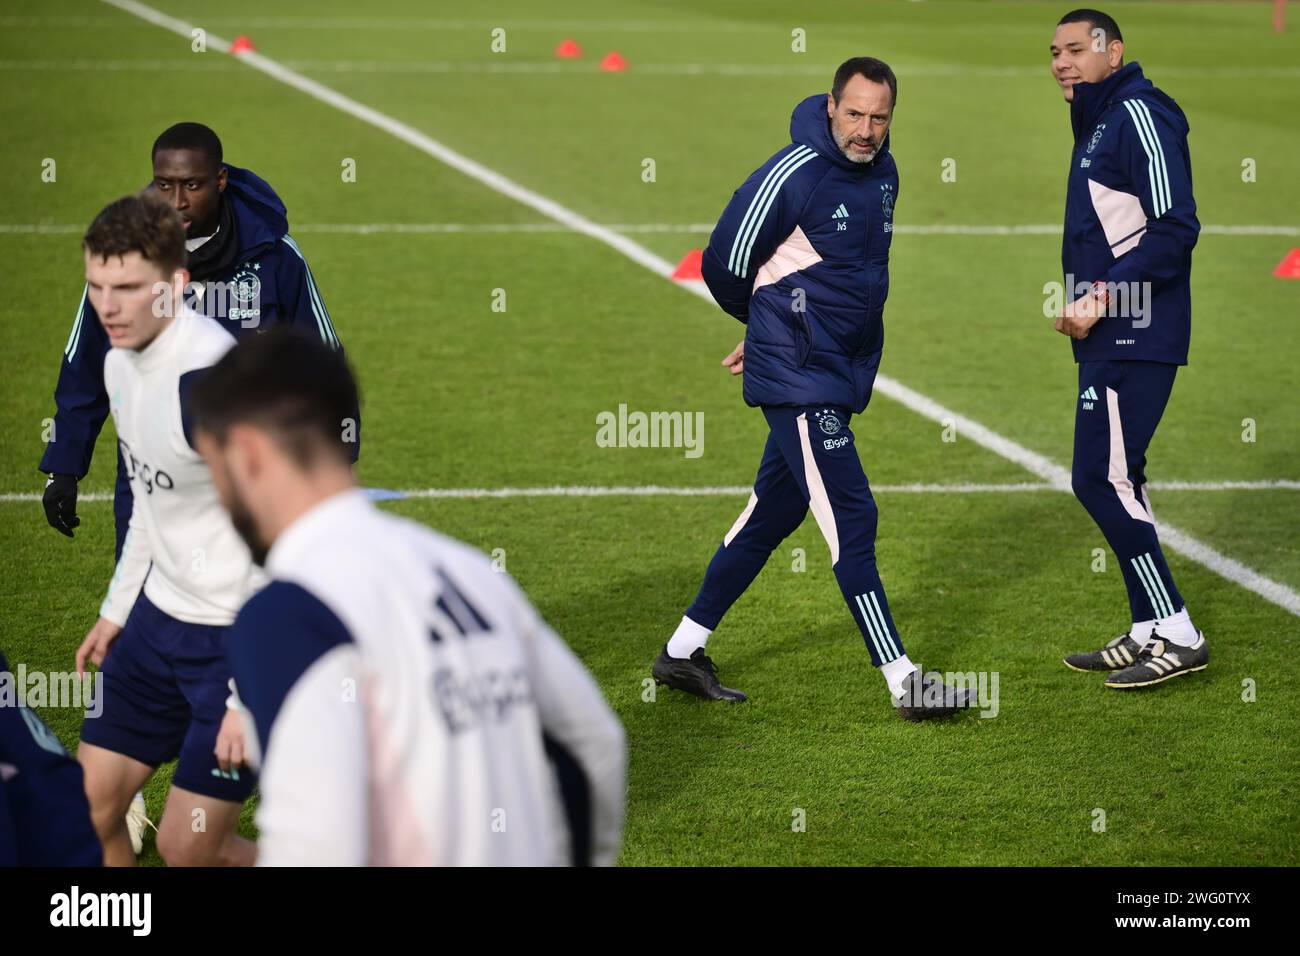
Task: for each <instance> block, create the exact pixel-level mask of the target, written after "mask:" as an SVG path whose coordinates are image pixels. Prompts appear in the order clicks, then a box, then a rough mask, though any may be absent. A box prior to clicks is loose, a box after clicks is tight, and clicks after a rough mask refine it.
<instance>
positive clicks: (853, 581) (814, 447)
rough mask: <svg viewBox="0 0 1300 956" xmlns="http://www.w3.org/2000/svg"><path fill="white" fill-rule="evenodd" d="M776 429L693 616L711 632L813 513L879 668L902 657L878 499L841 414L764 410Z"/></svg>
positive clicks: (806, 409) (821, 409)
mask: <svg viewBox="0 0 1300 956" xmlns="http://www.w3.org/2000/svg"><path fill="white" fill-rule="evenodd" d="M763 414H764V416H766V418H767V424H768V427H769V428H770V429H771V431H770V433H769V434H768V436H767V447H766V448H765V449H764V451H763V460H762V462H761V463H760V464H759V466H758V476H757V477H756V478H755V479H754V490H753V493H752V494H750V496H749V504H747V505H746V506H745V510H744V511H743V512H741V514H740V517H739V518H737V519H736V523H735V524H734V525H732V527H731V530H730V531H728V532H727V535H726V537H725V538H723V541H722V544H721V546H719V548H718V550H717V552H716V553H715V554H714V556H713V560H712V561H711V562H710V563H709V569H708V571H707V572H706V573H705V575H704V583H703V585H701V587H700V593H699V594H698V595H697V596H696V598H695V602H694V603H693V604H692V605H691V606H690V607H689V608H687V610H686V616H687V617H688V618H690V619H691V620H692V621H694V622H695V623H696V624H699V625H701V626H703V627H706V628H708V629H709V630H713V629H714V628H716V627H717V626H718V623H719V622H720V621H721V620H722V616H723V615H724V614H726V613H727V610H728V609H729V608H730V607H731V605H732V604H734V603H735V602H736V599H737V598H739V597H740V595H741V594H743V593H744V592H745V589H746V588H748V587H749V585H750V583H751V582H752V581H753V580H754V578H755V577H757V576H758V572H759V571H760V570H762V568H763V565H764V564H765V563H766V562H767V558H768V555H770V554H771V553H772V552H773V551H774V550H775V549H776V547H777V546H778V545H780V543H781V542H782V541H784V540H785V538H786V537H787V536H789V535H790V533H791V532H793V531H794V530H795V529H796V528H798V527H799V525H800V524H801V523H802V522H803V519H804V516H805V515H806V514H807V513H808V511H809V509H811V510H812V513H813V517H814V518H816V519H817V525H818V527H819V528H821V532H822V535H823V537H825V539H826V543H827V544H828V545H829V546H830V552H831V565H832V567H833V568H834V570H835V578H836V580H837V581H838V582H839V586H840V592H841V593H842V594H843V595H844V600H845V602H846V603H847V604H848V607H849V612H850V613H851V614H852V615H853V619H854V621H856V622H857V625H858V627H859V628H860V629H861V631H862V638H863V640H864V641H865V642H866V645H867V650H869V651H870V652H871V660H872V663H873V664H875V665H876V666H880V665H881V664H884V663H887V662H889V661H892V660H896V659H897V658H899V657H901V656H902V655H903V641H902V639H901V638H900V637H899V636H898V629H897V628H895V627H894V621H893V618H892V617H891V616H890V613H889V602H888V601H886V600H885V589H884V587H883V586H882V585H881V583H880V575H879V573H878V572H877V571H876V502H875V499H874V498H872V496H871V487H870V486H869V485H868V483H867V476H866V473H865V472H864V471H863V470H862V462H861V460H860V459H859V458H858V451H857V448H856V447H854V442H853V432H852V431H850V430H849V418H850V415H849V413H848V412H847V411H846V410H844V409H839V408H826V407H818V406H808V407H780V408H777V407H765V408H764V409H763Z"/></svg>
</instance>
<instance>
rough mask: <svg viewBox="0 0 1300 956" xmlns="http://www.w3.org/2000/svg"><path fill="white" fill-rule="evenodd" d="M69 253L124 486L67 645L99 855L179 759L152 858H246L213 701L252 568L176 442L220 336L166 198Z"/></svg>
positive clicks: (129, 211)
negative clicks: (108, 564) (88, 318)
mask: <svg viewBox="0 0 1300 956" xmlns="http://www.w3.org/2000/svg"><path fill="white" fill-rule="evenodd" d="M83 249H84V251H85V260H86V281H87V295H88V296H89V298H90V300H91V302H92V303H93V304H94V306H95V311H96V313H97V314H98V315H99V317H100V320H101V321H102V323H103V325H104V329H105V331H106V332H107V333H108V336H109V339H110V342H111V343H112V348H111V349H110V351H109V353H108V355H107V356H106V358H105V361H104V381H105V385H106V388H107V392H108V396H109V401H110V406H111V411H112V414H113V422H114V425H115V426H116V428H117V435H118V441H119V444H120V447H121V451H122V456H123V459H124V460H125V462H126V466H127V471H128V473H129V474H130V479H131V482H132V486H133V491H134V505H133V510H132V513H131V523H130V531H129V533H128V535H127V539H126V543H125V545H124V548H123V552H122V557H121V560H120V561H119V562H118V565H117V568H116V569H115V571H114V574H113V578H112V581H111V583H110V584H109V587H108V593H107V595H106V596H105V598H104V601H103V604H102V605H101V607H100V617H99V620H98V621H97V622H96V624H95V626H94V627H93V628H91V630H90V633H89V634H88V635H87V636H86V639H85V641H83V643H82V645H81V647H80V648H79V649H78V651H77V669H78V671H79V672H84V668H85V665H86V662H87V660H89V661H91V662H93V663H95V664H97V665H99V666H100V669H101V672H102V674H103V678H104V684H103V688H104V697H105V699H104V701H103V702H102V708H101V713H100V714H99V715H98V716H91V715H88V716H87V718H86V720H85V721H84V723H83V724H82V730H81V744H80V746H79V748H78V751H77V759H78V761H79V762H80V763H81V764H82V767H83V768H84V771H85V781H86V794H87V797H88V798H89V800H90V806H91V816H92V818H93V820H94V823H95V829H96V832H97V833H98V835H99V838H100V842H101V843H102V844H103V846H104V861H105V863H107V864H110V865H113V864H120V865H129V864H131V863H133V862H134V854H133V853H132V852H131V846H130V841H129V838H128V836H127V830H126V825H125V822H124V815H125V813H126V810H127V806H128V805H129V803H130V802H131V797H132V795H133V794H135V793H136V791H137V790H138V789H139V788H140V787H141V786H142V785H143V784H144V782H145V780H147V779H148V778H149V776H150V775H151V774H152V773H153V772H154V770H155V769H156V768H157V767H158V766H159V765H160V764H162V763H164V762H166V761H169V760H172V759H174V758H177V757H179V762H178V764H177V768H176V772H175V774H174V776H173V779H172V788H171V790H170V792H169V794H168V798H167V805H166V808H165V810H164V812H163V817H162V821H161V823H160V825H159V830H158V849H159V852H160V853H161V854H162V856H163V858H164V859H165V860H166V861H167V862H168V863H169V864H172V865H176V864H198V865H215V864H219V863H231V864H239V863H244V864H247V863H251V862H252V860H253V857H254V848H253V845H252V844H251V843H249V842H248V841H247V840H243V839H241V838H239V837H237V836H236V834H235V826H236V824H237V822H238V819H239V811H240V808H241V806H242V805H243V802H244V800H245V799H246V798H247V797H248V795H249V793H250V791H251V789H252V785H253V782H252V778H251V775H250V774H249V773H248V772H247V771H246V770H245V771H244V772H242V773H241V772H240V771H239V769H238V766H237V765H238V763H239V762H240V759H242V726H241V723H240V721H239V719H238V718H237V717H236V716H235V715H234V713H233V712H228V711H227V707H226V699H227V696H228V690H227V684H228V682H229V676H230V675H229V667H228V664H227V662H226V660H225V656H224V653H223V650H222V643H221V641H222V634H223V632H224V630H225V628H226V627H227V626H228V625H229V624H230V623H231V622H232V621H233V620H234V618H235V614H236V612H237V611H238V610H239V608H240V606H241V605H242V604H243V603H244V601H245V600H246V599H247V597H248V595H249V594H250V593H252V591H253V589H254V588H255V587H256V585H257V583H258V581H259V579H260V572H258V571H257V569H256V568H255V567H254V566H253V563H252V556H251V555H250V553H249V551H248V548H247V546H246V545H245V544H244V542H243V541H242V539H241V538H240V536H239V535H238V533H237V532H236V531H235V529H234V528H233V527H232V526H231V524H230V519H229V517H228V515H227V514H226V512H225V511H224V510H223V509H222V508H221V505H220V502H219V500H218V497H217V493H216V489H215V488H214V486H213V484H212V479H211V474H210V472H209V471H208V468H207V466H206V465H205V464H204V463H203V460H202V459H201V458H200V457H199V455H198V453H197V452H196V451H195V450H194V449H193V447H191V445H190V433H189V427H188V422H187V420H186V415H185V411H184V407H185V401H184V399H185V395H186V393H187V392H188V390H189V389H190V388H191V387H192V385H193V383H194V382H195V381H197V380H198V379H199V378H201V376H202V373H203V370H204V369H206V368H207V367H208V366H211V365H212V364H213V363H215V362H216V361H217V360H218V359H219V358H220V357H221V356H222V355H224V354H225V353H226V351H227V350H228V349H229V348H230V347H231V346H232V345H234V338H233V337H232V336H231V335H230V334H229V333H228V332H226V331H225V330H224V329H222V328H221V327H220V326H219V325H217V324H216V323H215V322H213V321H212V320H210V319H207V318H204V317H202V316H199V315H197V314H195V313H194V312H191V311H189V310H188V309H186V308H185V307H184V305H183V299H182V297H181V293H182V290H183V289H184V286H185V283H186V281H187V280H188V274H187V273H186V272H185V269H184V262H185V233H184V229H183V227H182V225H181V222H180V218H179V216H177V214H176V213H175V211H174V210H172V209H170V208H169V207H167V206H165V205H163V204H161V203H158V202H156V201H151V200H147V199H144V198H141V197H136V196H129V197H126V198H124V199H120V200H118V201H117V202H115V203H112V204H110V205H109V206H107V207H106V208H105V209H104V210H103V211H102V212H101V213H100V214H99V216H98V217H96V219H95V221H94V222H93V223H92V224H91V226H90V229H89V230H88V231H87V233H86V236H85V239H84V240H83ZM217 751H221V754H222V757H224V758H225V759H224V761H223V759H221V758H219V757H218V754H217ZM231 757H233V758H234V760H233V765H232V761H231V759H230V758H231ZM223 762H224V763H225V766H224V767H223V766H222V763H223ZM199 819H202V821H203V826H202V827H196V826H195V825H194V823H195V821H196V820H199Z"/></svg>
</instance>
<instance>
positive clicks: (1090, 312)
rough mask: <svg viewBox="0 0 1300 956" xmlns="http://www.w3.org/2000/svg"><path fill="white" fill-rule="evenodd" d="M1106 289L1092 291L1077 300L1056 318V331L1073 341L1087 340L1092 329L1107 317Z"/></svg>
mask: <svg viewBox="0 0 1300 956" xmlns="http://www.w3.org/2000/svg"><path fill="white" fill-rule="evenodd" d="M1107 298H1108V297H1107V295H1106V291H1105V287H1104V286H1103V287H1101V289H1100V290H1090V291H1088V292H1086V293H1084V294H1083V295H1082V296H1080V297H1079V298H1077V299H1075V300H1074V301H1073V302H1071V303H1070V304H1069V305H1067V306H1066V307H1065V308H1064V309H1062V310H1061V314H1060V315H1058V316H1057V317H1056V325H1055V328H1056V331H1058V332H1060V333H1061V334H1062V335H1068V336H1069V337H1070V338H1072V339H1086V338H1087V337H1088V333H1089V332H1091V331H1092V327H1093V326H1094V325H1096V324H1097V323H1098V322H1099V321H1100V320H1101V319H1102V318H1103V317H1105V315H1106V302H1107Z"/></svg>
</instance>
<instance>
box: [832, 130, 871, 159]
mask: <svg viewBox="0 0 1300 956" xmlns="http://www.w3.org/2000/svg"><path fill="white" fill-rule="evenodd" d="M851 139H853V134H852V133H850V134H849V135H847V136H841V135H840V134H839V133H835V145H836V146H838V147H839V148H840V152H841V153H843V154H844V158H845V159H847V160H848V161H849V162H851V163H869V162H871V161H872V160H873V159H875V158H876V153H878V152H880V146H879V145H877V146H874V147H872V150H871V152H869V153H867V154H866V155H865V156H863V155H859V154H855V153H852V152H850V151H849V140H851Z"/></svg>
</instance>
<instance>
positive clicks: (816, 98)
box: [790, 93, 889, 173]
mask: <svg viewBox="0 0 1300 956" xmlns="http://www.w3.org/2000/svg"><path fill="white" fill-rule="evenodd" d="M790 139H791V141H792V142H795V143H799V144H800V145H803V146H807V147H809V148H811V149H815V150H816V151H817V152H818V153H819V154H821V155H822V156H825V157H826V158H827V159H829V160H830V161H831V162H833V163H834V164H835V165H837V166H839V167H841V168H842V169H847V170H849V171H850V172H857V173H860V172H863V171H864V170H867V169H871V168H872V167H873V166H875V165H876V164H877V163H878V162H880V161H881V159H882V158H884V157H885V156H887V155H889V134H888V133H886V134H885V141H884V142H883V143H881V144H880V149H879V150H877V152H876V155H875V156H874V157H873V158H872V160H871V162H869V163H855V162H854V161H853V160H851V159H849V158H848V157H847V156H845V155H844V152H843V150H841V149H840V148H839V146H837V145H836V143H835V137H834V136H832V135H831V124H830V120H829V119H827V117H826V94H825V93H814V94H813V95H812V96H810V97H808V98H807V99H805V100H802V101H800V103H799V105H798V106H796V107H795V108H794V112H793V113H791V114H790Z"/></svg>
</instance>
